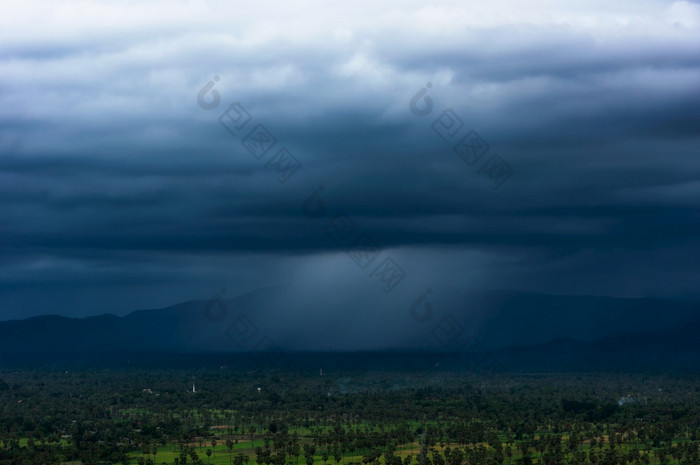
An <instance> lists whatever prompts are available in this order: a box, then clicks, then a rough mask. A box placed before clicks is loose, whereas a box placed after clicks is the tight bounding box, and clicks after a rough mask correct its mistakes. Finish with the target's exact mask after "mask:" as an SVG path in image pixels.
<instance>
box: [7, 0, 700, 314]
mask: <svg viewBox="0 0 700 465" xmlns="http://www.w3.org/2000/svg"><path fill="white" fill-rule="evenodd" d="M336 3H338V4H333V3H332V2H313V1H311V2H303V1H298V2H266V1H256V2H233V3H232V2H226V1H189V2H171V1H162V2H150V1H138V2H90V1H75V2H71V1H33V0H26V1H22V2H9V1H3V2H1V3H0V102H1V104H0V311H1V313H0V319H12V318H21V317H26V316H32V315H37V314H43V313H58V314H64V315H71V316H78V315H88V314H100V313H105V312H111V313H116V314H124V313H127V312H129V311H132V310H136V309H139V308H149V307H160V306H165V305H169V304H174V303H177V302H181V301H184V300H188V299H205V298H208V297H210V296H211V295H213V294H214V293H215V292H216V291H217V290H218V289H219V288H221V287H225V288H226V289H227V292H228V293H229V295H235V294H237V293H241V292H245V291H247V290H251V289H255V288H259V287H264V286H269V285H275V284H290V283H291V284H296V285H298V286H299V289H301V290H302V291H304V290H305V289H309V291H311V290H312V289H317V288H318V287H319V286H320V285H321V284H320V283H323V286H325V287H326V289H330V288H332V289H334V292H336V291H337V292H343V291H346V292H352V293H355V294H357V293H362V292H363V289H364V288H365V287H366V288H367V289H370V288H371V289H372V290H371V291H370V290H368V292H370V293H372V292H374V289H375V288H376V287H377V286H379V287H382V286H386V283H385V282H383V281H382V280H381V276H380V275H381V272H377V271H376V270H377V268H378V267H381V266H382V264H386V263H389V264H395V265H396V266H399V267H400V268H401V272H402V273H403V275H404V278H403V279H402V280H401V281H400V282H397V283H394V284H395V286H394V287H392V288H391V289H389V290H390V292H389V293H386V294H385V296H384V297H383V298H386V299H387V305H390V304H391V302H394V300H392V299H399V300H400V301H401V302H403V301H404V300H407V301H412V300H413V299H414V298H415V295H416V293H417V292H421V291H422V290H423V289H424V288H427V287H431V288H432V289H434V291H435V292H439V290H440V289H448V288H455V287H465V288H476V289H494V288H495V289H521V290H528V291H536V292H548V293H557V294H596V295H612V296H667V297H687V296H694V297H698V293H699V291H698V290H699V289H700V285H698V284H699V282H700V267H698V266H697V264H698V262H699V261H700V247H699V246H700V234H699V233H700V210H699V209H698V204H699V201H700V181H699V179H700V160H699V158H698V156H699V155H700V150H699V149H700V4H699V3H697V2H696V3H693V2H688V1H675V2H673V1H649V0H635V1H631V0H630V1H627V0H624V1H617V2H609V1H591V0H587V1H571V2H561V1H554V0H550V1H530V2H521V1H490V2H471V3H469V2H464V1H455V2H434V3H431V4H426V3H425V2H418V1H415V2H414V1H400V2H376V1H366V2H365V1H360V2H336ZM428 83H429V84H428ZM212 91H214V92H215V93H214V92H212ZM421 91H422V93H421V94H419V95H417V94H418V93H419V92H421ZM236 102H239V103H238V106H235V107H233V110H232V107H231V104H234V103H236ZM412 102H413V103H412ZM236 118H238V119H236ZM248 118H249V119H248ZM222 122H226V123H228V129H227V128H226V127H224V125H223V124H222ZM236 125H237V126H236ZM258 125H262V126H258ZM238 126H240V128H239V127H238ZM231 129H233V130H231ZM261 130H263V131H265V133H262V134H261V133H260V131H261ZM469 131H475V133H472V135H471V136H470V135H469ZM473 134H478V136H479V137H480V140H479V139H475V138H474V137H473ZM265 137H267V138H268V140H270V139H269V137H273V138H274V140H275V143H274V145H272V146H271V147H269V148H266V147H267V146H268V145H269V144H266V143H265V142H264V138H265ZM464 137H466V139H463V138H464ZM246 138H247V139H246ZM460 141H466V142H464V143H465V144H467V142H468V143H469V144H468V146H467V145H462V149H461V150H462V152H461V155H462V156H460V153H459V152H460V148H459V147H460V145H459V144H460ZM475 141H476V142H475ZM475 143H481V144H482V145H481V147H483V149H487V150H481V149H478V150H477V147H476V145H475ZM455 147H457V149H456V150H455ZM464 147H467V148H464ZM264 150H267V152H264ZM465 150H466V151H467V152H465ZM290 156H292V157H293V159H292V158H289V157H290ZM496 156H497V157H496ZM290 160H292V161H290ZM294 160H295V161H294ZM284 163H288V164H284ZM498 163H505V165H503V164H498ZM285 167H286V168H285ZM282 181H283V182H282ZM319 201H320V202H322V204H321V203H319ZM320 205H322V208H319V206H320ZM337 215H345V216H341V217H340V218H336V216H337ZM334 219H335V220H334ZM349 221H351V222H352V224H353V225H354V229H353V230H352V231H345V230H342V227H341V226H342V225H347V224H349ZM339 222H340V223H339ZM329 223H331V224H330V225H329ZM346 232H347V235H346V234H345V233H346ZM334 234H335V235H334ZM331 236H333V237H331ZM341 236H342V237H341ZM356 241H359V242H358V243H359V244H361V246H362V245H366V244H373V245H372V247H374V248H370V249H368V250H369V252H368V253H365V254H360V255H354V254H352V253H351V254H348V253H346V250H347V249H348V248H351V249H352V247H353V244H356ZM361 246H360V249H361V248H362V247H361ZM357 248H358V246H355V248H354V249H352V250H357ZM386 259H390V260H391V261H390V262H386V261H385V260H386ZM357 262H359V263H357ZM378 277H379V279H378Z"/></svg>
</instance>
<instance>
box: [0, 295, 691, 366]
mask: <svg viewBox="0 0 700 465" xmlns="http://www.w3.org/2000/svg"><path fill="white" fill-rule="evenodd" d="M442 299H443V300H444V301H440V300H436V302H434V307H433V306H431V307H430V308H432V309H434V308H439V307H440V306H443V307H445V308H448V305H449V309H450V312H449V313H447V312H442V313H443V315H436V316H433V318H432V319H430V320H429V321H428V320H427V319H426V318H423V316H424V315H425V314H426V313H425V312H424V310H421V311H423V313H420V311H418V310H416V306H415V303H414V306H413V307H411V306H407V307H405V308H400V307H399V306H394V307H387V306H383V305H382V304H381V303H378V302H381V301H379V300H376V299H368V300H367V301H363V300H362V299H360V298H355V299H353V298H351V296H348V295H343V294H340V293H325V294H322V293H313V292H308V291H305V290H303V289H299V288H298V287H295V286H275V287H268V288H264V289H258V290H255V291H251V292H248V293H245V294H241V295H238V296H235V297H232V298H228V299H226V298H212V299H209V300H199V301H188V302H183V303H181V304H177V305H173V306H170V307H166V308H160V309H150V310H138V311H134V312H132V313H129V314H127V315H125V316H123V317H119V316H115V315H111V314H104V315H100V316H92V317H86V318H67V317H62V316H51V315H47V316H39V317H33V318H28V319H24V320H13V321H4V322H0V354H1V355H0V356H1V358H0V364H3V363H5V364H7V363H13V361H16V360H21V359H22V358H23V357H27V356H31V357H35V358H37V359H39V360H55V359H56V358H57V357H58V358H60V357H61V356H63V355H70V356H74V357H78V358H79V357H80V356H87V355H95V354H100V356H108V355H109V354H113V355H114V354H120V353H151V354H169V353H171V354H207V353H209V354H214V353H216V354H225V353H233V354H235V353H239V354H240V353H245V352H256V351H265V350H270V347H274V348H275V350H279V351H281V352H285V353H292V354H294V353H312V352H317V353H336V354H343V353H346V354H347V353H350V354H352V353H355V354H357V353H361V352H365V353H367V352H383V353H399V354H406V355H410V354H418V353H434V354H438V355H439V354H449V353H451V352H452V351H455V350H457V348H456V347H455V346H454V345H450V344H441V342H444V339H445V338H446V337H447V336H446V334H447V333H446V331H448V330H446V329H445V327H444V325H445V322H446V321H449V322H451V323H450V324H451V325H452V326H451V327H450V328H449V331H452V333H454V334H457V333H459V334H458V336H464V337H467V338H470V339H471V340H475V341H478V343H479V344H480V347H482V348H483V349H482V350H484V351H486V352H488V353H489V356H492V357H495V358H496V359H497V360H499V362H502V363H503V364H505V365H507V366H508V369H513V370H518V369H540V370H546V369H559V370H566V369H575V368H578V369H585V368H586V367H588V368H592V367H595V368H596V369H603V370H605V369H625V368H629V369H633V368H634V369H650V368H654V367H661V366H664V367H665V368H667V369H690V370H696V369H697V368H698V360H700V357H699V355H700V342H698V338H697V334H700V311H698V310H700V303H698V302H696V301H683V300H670V299H656V298H634V299H632V298H611V297H593V296H560V295H547V294H536V293H526V292H518V291H495V290H492V291H474V290H470V291H457V290H455V291H453V292H451V293H449V294H447V293H445V294H443V296H442ZM419 303H421V304H422V302H419ZM450 304H451V305H450ZM329 309H332V311H330V310H329ZM463 339H464V338H463ZM260 341H263V342H260Z"/></svg>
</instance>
